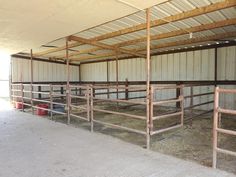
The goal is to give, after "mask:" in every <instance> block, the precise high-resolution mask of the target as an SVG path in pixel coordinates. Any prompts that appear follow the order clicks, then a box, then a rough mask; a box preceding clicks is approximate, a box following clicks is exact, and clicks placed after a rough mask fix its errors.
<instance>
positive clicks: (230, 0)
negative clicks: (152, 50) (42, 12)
mask: <svg viewBox="0 0 236 177" xmlns="http://www.w3.org/2000/svg"><path fill="white" fill-rule="evenodd" d="M234 6H236V1H235V0H225V1H222V2H218V3H214V4H211V5H208V6H204V7H200V8H197V9H193V10H190V11H186V12H183V13H179V14H176V15H172V16H168V17H165V18H163V19H158V20H154V21H151V27H154V26H159V25H164V24H167V23H169V22H175V21H179V20H184V19H187V18H191V17H195V16H198V15H202V14H204V13H210V12H214V11H217V10H221V9H226V8H230V7H234ZM145 27H146V23H143V24H140V25H136V26H133V27H129V28H125V29H122V30H118V31H115V32H111V33H107V34H104V35H101V36H98V37H94V38H91V40H96V41H99V40H104V39H108V38H112V37H116V36H120V35H124V34H128V33H132V32H135V31H139V30H144V29H145ZM79 45H81V43H79V42H75V43H73V44H69V46H68V47H69V48H73V47H77V46H79ZM65 49H66V46H62V47H59V48H56V49H50V50H47V51H44V52H39V53H35V54H34V56H37V57H39V56H42V55H46V54H49V53H54V52H58V51H61V50H65Z"/></svg>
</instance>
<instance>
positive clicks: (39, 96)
mask: <svg viewBox="0 0 236 177" xmlns="http://www.w3.org/2000/svg"><path fill="white" fill-rule="evenodd" d="M38 91H39V92H41V91H42V89H41V86H40V85H39V86H38ZM38 98H39V99H41V98H42V94H41V93H39V94H38Z"/></svg>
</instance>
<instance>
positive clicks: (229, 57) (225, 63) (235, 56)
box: [217, 46, 236, 109]
mask: <svg viewBox="0 0 236 177" xmlns="http://www.w3.org/2000/svg"><path fill="white" fill-rule="evenodd" d="M217 70H218V79H219V80H236V47H235V46H233V47H227V48H219V49H218V68H217ZM221 87H222V88H229V89H236V86H235V85H231V86H221ZM220 100H222V101H221V103H220V105H221V106H223V107H225V108H229V109H233V108H234V109H235V108H236V95H235V94H234V95H232V94H222V95H220Z"/></svg>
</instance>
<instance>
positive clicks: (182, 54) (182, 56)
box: [180, 52, 187, 80]
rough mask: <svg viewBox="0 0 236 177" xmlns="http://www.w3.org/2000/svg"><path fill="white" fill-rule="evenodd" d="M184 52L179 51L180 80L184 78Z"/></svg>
mask: <svg viewBox="0 0 236 177" xmlns="http://www.w3.org/2000/svg"><path fill="white" fill-rule="evenodd" d="M186 63H187V62H186V53H185V52H182V53H180V80H186V74H187V73H186V66H187V65H186Z"/></svg>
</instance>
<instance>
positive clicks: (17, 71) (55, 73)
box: [12, 58, 79, 82]
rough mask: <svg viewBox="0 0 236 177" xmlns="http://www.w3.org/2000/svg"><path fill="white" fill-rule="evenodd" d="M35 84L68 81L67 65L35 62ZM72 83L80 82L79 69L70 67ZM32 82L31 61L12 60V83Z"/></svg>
mask: <svg viewBox="0 0 236 177" xmlns="http://www.w3.org/2000/svg"><path fill="white" fill-rule="evenodd" d="M33 68H34V77H33V81H34V82H39V81H66V78H67V77H66V65H64V64H56V63H48V62H42V61H34V62H33ZM70 68H71V76H70V80H71V81H78V80H79V67H78V66H70ZM20 81H23V82H30V60H25V59H18V58H13V59H12V82H20Z"/></svg>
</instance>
